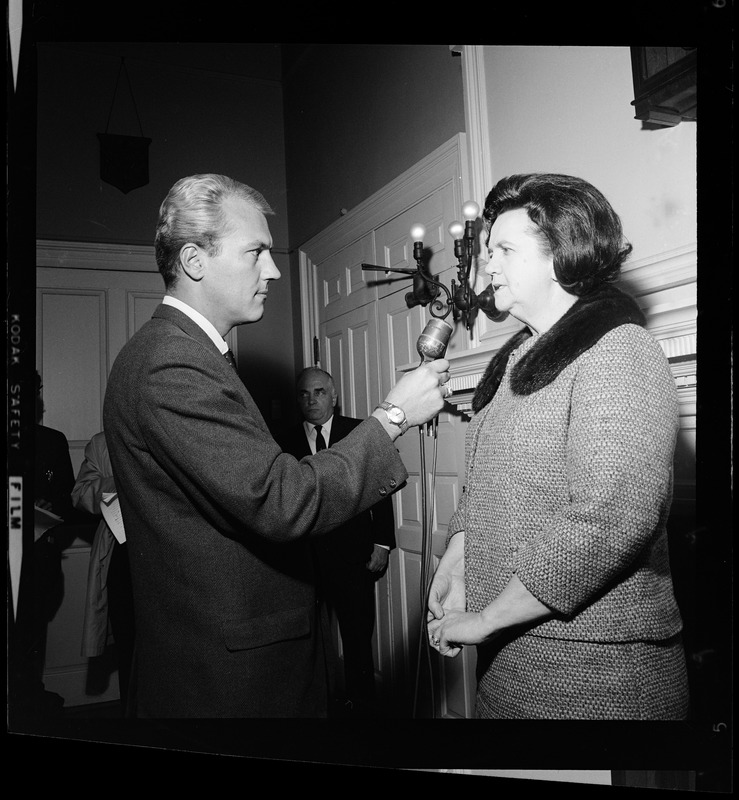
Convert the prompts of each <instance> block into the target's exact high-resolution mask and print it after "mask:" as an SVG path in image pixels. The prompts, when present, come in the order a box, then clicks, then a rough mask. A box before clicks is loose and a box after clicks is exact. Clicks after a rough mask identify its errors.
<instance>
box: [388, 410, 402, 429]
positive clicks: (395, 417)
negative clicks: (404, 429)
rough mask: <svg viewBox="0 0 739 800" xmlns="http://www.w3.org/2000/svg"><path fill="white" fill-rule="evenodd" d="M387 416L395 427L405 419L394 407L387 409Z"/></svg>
mask: <svg viewBox="0 0 739 800" xmlns="http://www.w3.org/2000/svg"><path fill="white" fill-rule="evenodd" d="M387 415H388V417H389V418H390V421H391V422H394V423H395V424H396V425H400V423H401V422H403V420H404V419H405V414H404V413H403V412H402V410H401V409H399V408H397V407H396V406H394V407H393V408H388V410H387Z"/></svg>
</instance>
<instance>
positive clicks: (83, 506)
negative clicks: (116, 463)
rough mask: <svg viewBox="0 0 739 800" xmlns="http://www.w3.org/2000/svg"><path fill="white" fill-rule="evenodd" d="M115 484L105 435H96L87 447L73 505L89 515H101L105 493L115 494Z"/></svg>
mask: <svg viewBox="0 0 739 800" xmlns="http://www.w3.org/2000/svg"><path fill="white" fill-rule="evenodd" d="M114 491H115V482H114V481H113V471H112V469H111V466H110V460H109V458H108V449H107V447H106V446H105V439H104V437H103V434H96V435H95V436H93V438H92V439H91V440H90V441H89V442H88V443H87V447H85V459H84V461H83V462H82V466H81V467H80V471H79V473H78V474H77V480H76V482H75V484H74V488H73V489H72V505H74V507H75V508H77V509H79V510H81V511H87V512H88V513H89V514H95V515H96V516H97V515H99V514H100V499H101V497H102V495H103V492H114Z"/></svg>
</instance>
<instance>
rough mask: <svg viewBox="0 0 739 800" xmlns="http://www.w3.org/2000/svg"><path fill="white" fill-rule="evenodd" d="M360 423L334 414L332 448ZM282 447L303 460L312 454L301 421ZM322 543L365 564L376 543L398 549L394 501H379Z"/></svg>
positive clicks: (328, 535)
mask: <svg viewBox="0 0 739 800" xmlns="http://www.w3.org/2000/svg"><path fill="white" fill-rule="evenodd" d="M360 422H361V420H359V419H355V418H354V417H345V416H343V415H341V414H334V416H333V420H332V422H331V438H330V439H329V442H328V446H329V447H333V446H334V444H336V442H339V441H341V440H342V439H343V438H344V437H345V436H347V435H348V434H349V432H350V431H353V430H354V428H356V427H357V425H359V423H360ZM282 448H283V450H285V452H287V453H292V455H294V456H295V457H296V458H304V457H305V456H309V455H310V454H311V451H310V445H309V444H308V439H307V437H306V435H305V428H304V427H303V423H302V422H301V423H299V424H298V425H296V426H294V427H293V428H291V429H290V431H289V432H288V434H287V435H286V436H285V437H284V439H283V440H282ZM323 541H325V542H326V544H327V545H329V546H330V547H331V548H332V549H333V551H334V552H335V553H336V554H337V555H339V556H340V558H341V559H342V560H343V561H346V562H347V563H350V564H365V563H366V562H367V561H368V559H369V557H370V556H371V555H372V549H373V547H374V545H375V544H383V545H386V546H387V547H389V548H390V549H391V550H392V548H393V547H395V517H394V515H393V501H392V498H391V497H385V499H383V500H380V501H379V502H377V503H376V504H375V505H373V506H372V508H370V509H368V510H367V511H363V512H362V513H361V514H359V515H358V516H356V517H354V518H353V519H351V520H350V521H349V522H347V523H345V524H344V525H340V526H339V527H338V528H336V529H334V530H333V531H331V532H330V533H328V534H326V536H325V537H323Z"/></svg>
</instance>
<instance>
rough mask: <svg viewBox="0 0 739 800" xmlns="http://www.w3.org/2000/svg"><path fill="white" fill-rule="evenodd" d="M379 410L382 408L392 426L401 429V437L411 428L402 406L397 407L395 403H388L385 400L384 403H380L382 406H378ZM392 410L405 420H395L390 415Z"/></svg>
mask: <svg viewBox="0 0 739 800" xmlns="http://www.w3.org/2000/svg"><path fill="white" fill-rule="evenodd" d="M377 408H381V409H382V410H383V411H384V412H385V413H386V414H387V418H388V421H389V422H390V423H391V424H392V425H397V426H398V427H399V428H400V433H401V435H402V434H404V433H405V432H406V431H407V430H408V428H409V427H410V426H409V424H408V420H407V419H406V417H405V411H403V409H402V408H400V406H396V405H394V404H393V403H388V402H387V400H384V401H383V402H382V403H380V405H378V406H377ZM391 410H395V411H397V412H398V413H399V414H400V415H402V417H403V418H402V419H401V420H399V421H397V420H394V419H393V418H392V416H391V415H390V411H391Z"/></svg>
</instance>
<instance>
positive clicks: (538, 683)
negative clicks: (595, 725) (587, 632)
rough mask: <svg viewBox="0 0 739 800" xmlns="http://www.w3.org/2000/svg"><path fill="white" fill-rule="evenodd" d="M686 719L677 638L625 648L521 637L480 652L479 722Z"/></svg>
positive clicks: (683, 672) (680, 647)
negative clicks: (496, 720) (500, 720)
mask: <svg viewBox="0 0 739 800" xmlns="http://www.w3.org/2000/svg"><path fill="white" fill-rule="evenodd" d="M496 644H497V643H493V645H496ZM481 673H482V674H481ZM687 715H688V682H687V670H686V665H685V653H684V649H683V645H682V639H681V637H680V636H679V635H678V636H674V637H672V638H671V639H668V640H665V641H664V642H619V643H601V642H584V641H568V640H562V639H551V638H544V637H541V636H528V635H523V636H519V637H517V638H513V639H511V640H510V641H508V642H504V643H502V644H497V646H494V647H491V646H487V647H480V648H478V687H477V703H476V709H475V716H476V717H477V718H479V719H567V720H596V719H609V720H684V719H686V718H687Z"/></svg>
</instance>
